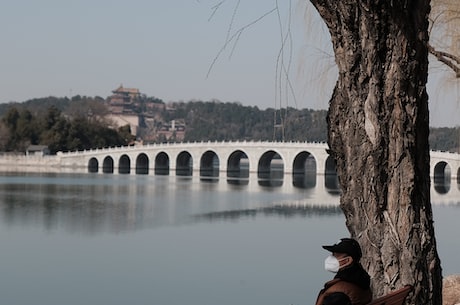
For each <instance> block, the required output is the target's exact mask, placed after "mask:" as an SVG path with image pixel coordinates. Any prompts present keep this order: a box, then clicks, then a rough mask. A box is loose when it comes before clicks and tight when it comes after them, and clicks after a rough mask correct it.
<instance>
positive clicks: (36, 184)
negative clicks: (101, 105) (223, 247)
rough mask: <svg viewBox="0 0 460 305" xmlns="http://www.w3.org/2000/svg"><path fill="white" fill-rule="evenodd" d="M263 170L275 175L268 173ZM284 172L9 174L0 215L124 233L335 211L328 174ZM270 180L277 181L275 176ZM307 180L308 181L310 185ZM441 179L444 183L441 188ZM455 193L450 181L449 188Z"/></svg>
mask: <svg viewBox="0 0 460 305" xmlns="http://www.w3.org/2000/svg"><path fill="white" fill-rule="evenodd" d="M273 172H276V171H273V170H272V173H271V174H270V175H275V176H276V175H279V173H277V174H273ZM286 176H288V175H285V177H284V180H285V183H283V185H282V186H278V185H276V186H273V184H272V182H271V183H270V184H263V183H262V184H261V183H260V179H259V181H256V182H254V181H249V180H248V179H246V181H247V182H248V183H247V184H238V183H235V184H232V183H228V182H227V181H225V180H216V179H211V181H212V183H209V182H206V181H203V179H195V178H194V177H192V176H178V177H170V176H134V175H91V174H81V175H70V174H69V175H66V174H47V175H39V174H34V175H9V176H2V177H0V218H1V223H2V224H3V225H4V226H21V227H27V226H31V227H41V228H43V229H45V230H47V231H53V230H61V229H64V230H67V231H69V232H87V233H89V234H95V233H97V232H126V231H135V230H142V229H146V228H158V227H163V226H179V225H183V224H195V223H200V222H209V221H215V220H237V219H239V218H247V217H257V216H259V215H261V216H267V215H270V216H278V217H294V216H296V217H313V216H314V217H318V216H319V217H321V216H330V215H339V214H341V211H340V209H339V208H338V202H339V194H340V191H339V189H338V183H337V178H336V176H333V175H326V176H321V177H320V176H318V177H315V179H314V181H313V182H312V181H309V182H307V181H303V182H302V185H303V186H304V188H300V187H298V186H299V183H300V181H299V180H296V177H295V176H294V177H292V179H293V181H297V182H299V183H297V184H296V185H294V186H293V184H292V183H291V182H290V181H287V182H286V180H288V177H286ZM275 181H277V180H275ZM312 185H314V186H315V187H313V188H312V187H311V186H312ZM449 186H450V184H449V185H447V186H446V185H445V186H444V187H446V188H447V187H449ZM433 187H434V190H433V191H432V197H433V202H435V203H438V204H454V205H458V206H460V196H457V195H456V193H453V195H450V196H449V194H451V193H452V192H453V191H454V190H455V189H456V188H455V187H449V190H450V191H449V192H448V193H446V192H437V191H436V190H439V187H441V185H438V184H434V186H433ZM457 192H458V187H457Z"/></svg>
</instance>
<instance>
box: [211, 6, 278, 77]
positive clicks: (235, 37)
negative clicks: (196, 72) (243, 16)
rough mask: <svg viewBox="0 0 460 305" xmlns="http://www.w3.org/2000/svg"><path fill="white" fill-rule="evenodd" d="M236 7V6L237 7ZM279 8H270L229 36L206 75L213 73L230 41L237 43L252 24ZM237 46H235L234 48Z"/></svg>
mask: <svg viewBox="0 0 460 305" xmlns="http://www.w3.org/2000/svg"><path fill="white" fill-rule="evenodd" d="M235 9H236V8H235ZM276 10H277V8H276V7H275V8H273V9H271V10H269V11H268V12H266V13H265V14H263V15H262V16H260V17H259V18H257V19H255V20H253V21H251V22H249V23H248V24H246V25H244V26H242V27H241V28H239V29H238V30H237V31H235V33H233V35H231V36H230V37H227V39H226V40H225V43H224V45H223V46H222V48H221V49H220V50H219V52H217V55H216V57H214V59H213V61H212V63H211V65H210V66H209V69H208V73H206V77H209V74H210V73H211V70H212V68H213V67H214V65H215V64H216V62H217V60H218V59H219V57H220V55H221V54H222V53H223V52H224V51H225V49H226V48H227V47H228V45H229V44H230V43H232V42H233V43H235V42H237V41H238V40H239V38H240V36H241V34H242V33H243V32H244V31H245V30H246V29H247V28H249V27H250V26H252V25H254V24H256V23H257V22H259V21H260V20H262V19H263V18H265V17H267V16H268V15H270V14H271V13H273V12H274V11H276ZM234 48H235V47H233V48H232V49H234Z"/></svg>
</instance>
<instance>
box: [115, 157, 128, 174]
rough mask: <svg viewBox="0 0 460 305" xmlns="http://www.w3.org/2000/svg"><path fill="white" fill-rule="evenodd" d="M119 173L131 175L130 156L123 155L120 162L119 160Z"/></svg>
mask: <svg viewBox="0 0 460 305" xmlns="http://www.w3.org/2000/svg"><path fill="white" fill-rule="evenodd" d="M118 173H119V174H129V173H131V159H130V158H129V157H128V155H121V157H120V160H118Z"/></svg>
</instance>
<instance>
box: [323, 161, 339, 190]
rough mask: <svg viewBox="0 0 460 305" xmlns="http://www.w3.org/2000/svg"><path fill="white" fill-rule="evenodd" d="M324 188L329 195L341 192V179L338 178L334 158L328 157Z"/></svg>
mask: <svg viewBox="0 0 460 305" xmlns="http://www.w3.org/2000/svg"><path fill="white" fill-rule="evenodd" d="M324 173H325V177H324V186H325V188H326V190H327V191H328V192H329V193H334V194H336V193H337V192H340V185H339V179H338V177H337V165H336V164H335V160H334V158H332V157H331V156H328V157H327V158H326V165H325V171H324Z"/></svg>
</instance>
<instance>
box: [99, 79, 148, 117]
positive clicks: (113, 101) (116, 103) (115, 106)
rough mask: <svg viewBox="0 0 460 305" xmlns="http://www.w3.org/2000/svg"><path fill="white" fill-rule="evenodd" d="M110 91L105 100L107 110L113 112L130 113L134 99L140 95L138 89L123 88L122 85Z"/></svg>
mask: <svg viewBox="0 0 460 305" xmlns="http://www.w3.org/2000/svg"><path fill="white" fill-rule="evenodd" d="M112 93H113V94H112V95H111V96H109V97H108V99H107V102H108V106H109V111H110V112H111V113H113V114H123V113H132V112H133V107H134V105H135V103H136V100H137V99H138V98H139V97H140V95H141V93H140V92H139V89H137V88H124V87H123V85H120V86H119V87H118V88H117V89H115V90H113V91H112Z"/></svg>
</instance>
